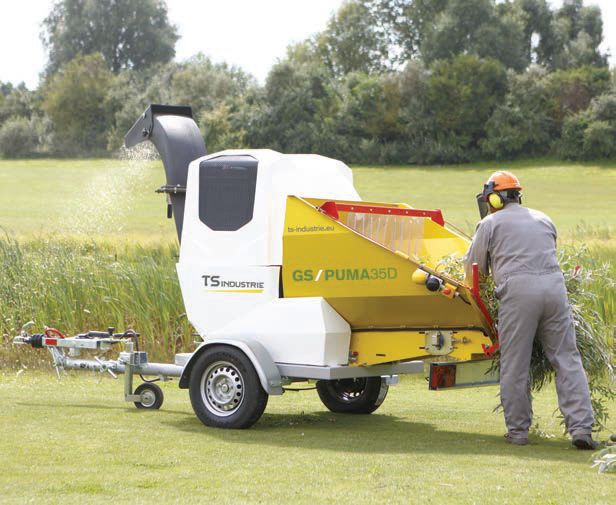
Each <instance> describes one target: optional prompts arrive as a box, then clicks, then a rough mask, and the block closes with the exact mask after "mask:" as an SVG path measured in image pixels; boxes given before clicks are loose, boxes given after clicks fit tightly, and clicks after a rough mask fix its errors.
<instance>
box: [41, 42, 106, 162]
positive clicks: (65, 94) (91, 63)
mask: <svg viewBox="0 0 616 505" xmlns="http://www.w3.org/2000/svg"><path fill="white" fill-rule="evenodd" d="M112 81H113V74H112V73H111V72H110V71H109V70H108V69H107V65H106V64H105V60H104V58H103V56H102V55H100V54H91V55H88V56H78V57H77V58H75V59H74V60H72V61H70V62H69V63H67V64H66V65H65V66H64V67H62V68H61V69H60V70H59V71H58V72H57V73H56V74H55V75H54V76H53V77H52V78H51V80H50V81H49V83H48V84H47V86H46V87H45V89H44V93H43V95H44V99H43V104H42V108H43V110H44V111H45V112H46V113H47V114H48V115H49V117H50V119H51V121H52V122H53V125H54V128H55V131H56V132H57V135H56V137H55V139H56V146H55V147H56V149H57V150H60V151H61V152H63V153H64V154H83V153H84V152H88V153H91V152H96V151H100V150H103V149H105V146H106V132H107V130H108V129H109V127H110V126H111V111H110V110H109V107H108V104H107V101H106V96H107V91H108V89H109V87H110V86H111V83H112Z"/></svg>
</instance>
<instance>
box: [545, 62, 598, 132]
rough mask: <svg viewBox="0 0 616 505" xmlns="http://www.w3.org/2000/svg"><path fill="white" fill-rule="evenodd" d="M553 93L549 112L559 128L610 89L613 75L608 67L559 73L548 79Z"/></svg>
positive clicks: (547, 107)
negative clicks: (571, 116) (567, 119)
mask: <svg viewBox="0 0 616 505" xmlns="http://www.w3.org/2000/svg"><path fill="white" fill-rule="evenodd" d="M546 85H547V88H548V92H549V94H550V100H549V103H548V104H547V106H546V111H547V113H548V114H549V115H550V117H551V118H552V119H553V121H554V122H555V124H556V125H557V127H558V128H560V126H561V125H562V124H563V121H564V119H565V118H566V117H567V116H568V115H570V114H576V113H577V112H580V111H582V110H584V109H586V108H587V107H588V106H589V105H590V102H591V100H592V99H593V98H594V97H596V96H599V95H601V94H603V93H606V92H608V90H609V88H610V72H609V70H608V69H607V68H605V67H592V66H585V67H580V68H574V69H570V70H557V71H555V72H552V73H550V74H548V75H547V76H546Z"/></svg>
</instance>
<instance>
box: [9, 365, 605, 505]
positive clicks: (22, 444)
mask: <svg viewBox="0 0 616 505" xmlns="http://www.w3.org/2000/svg"><path fill="white" fill-rule="evenodd" d="M163 388H164V391H165V395H166V400H165V403H164V405H163V407H162V409H161V410H160V411H142V410H137V409H135V408H134V407H133V406H132V404H127V403H124V402H123V400H122V383H121V382H120V381H113V380H112V379H110V378H108V377H103V378H102V380H100V379H99V378H97V377H95V376H91V375H87V374H86V375H81V376H79V377H78V378H76V376H74V375H69V376H66V377H64V378H63V379H62V381H61V382H58V381H57V380H56V379H55V377H53V376H52V374H51V370H50V371H49V373H48V374H43V373H42V372H40V371H39V372H29V371H26V372H24V373H22V374H21V375H20V376H16V375H15V374H14V373H11V374H8V373H6V374H5V375H3V376H0V412H1V414H0V433H2V438H1V439H0V454H1V458H2V472H0V502H2V503H15V504H22V503H30V502H33V503H41V502H44V503H67V504H70V503H116V502H120V501H125V502H128V503H216V504H227V503H228V504H239V503H273V504H294V505H300V504H309V505H316V504H326V503H349V504H376V503H384V504H385V503H404V504H407V503H421V504H428V503H435V504H449V503H456V504H525V505H528V504H534V503H538V504H584V505H587V504H606V505H607V504H613V503H614V492H615V491H616V480H615V478H614V477H615V476H614V475H606V474H601V475H600V474H598V473H597V472H596V470H594V469H591V468H590V465H589V456H590V454H589V453H588V452H583V451H578V450H576V449H573V448H572V447H571V446H570V444H569V441H568V440H567V439H565V438H564V437H562V436H561V434H560V433H561V431H560V427H559V425H558V420H557V419H556V418H554V417H552V412H553V410H554V409H555V408H556V399H555V393H554V391H553V389H552V388H547V389H546V390H545V391H543V392H542V393H541V394H540V395H539V396H538V397H537V398H536V400H535V412H536V414H537V415H538V417H539V420H540V425H541V428H542V429H543V430H544V431H546V432H548V433H550V434H551V435H554V436H553V438H541V437H540V436H538V435H532V436H531V444H530V445H529V446H526V447H517V446H515V447H514V446H511V445H509V444H506V443H505V442H504V440H503V432H504V427H503V421H502V416H501V415H500V414H497V413H493V412H492V409H493V407H494V406H495V404H496V403H497V398H496V393H497V389H496V388H495V387H488V388H484V389H467V390H456V391H446V392H429V391H428V388H427V385H426V383H425V381H424V380H423V379H422V378H419V377H409V378H405V379H403V381H402V383H401V384H400V385H397V386H394V387H392V388H390V391H389V395H388V397H387V399H386V400H385V402H384V404H383V405H382V406H381V408H380V409H379V410H378V411H377V412H375V413H374V414H372V415H368V416H354V415H341V414H332V413H330V412H329V411H327V410H326V409H325V407H323V406H322V405H321V403H320V401H319V400H318V397H317V395H316V392H315V391H306V392H301V393H296V392H287V393H286V394H285V395H284V396H282V397H272V398H270V402H269V405H268V407H267V410H266V412H265V414H264V416H263V418H262V419H261V421H260V422H258V423H257V424H256V425H255V426H254V427H253V428H251V429H250V430H243V431H230V430H219V429H214V428H206V427H205V426H203V425H202V424H201V423H200V422H199V421H198V420H197V418H196V417H195V416H194V414H193V412H192V410H191V407H190V402H189V399H188V394H187V392H186V391H184V390H179V389H177V383H167V384H163ZM613 407H614V408H613V409H612V411H613V412H614V413H616V405H614V406H613Z"/></svg>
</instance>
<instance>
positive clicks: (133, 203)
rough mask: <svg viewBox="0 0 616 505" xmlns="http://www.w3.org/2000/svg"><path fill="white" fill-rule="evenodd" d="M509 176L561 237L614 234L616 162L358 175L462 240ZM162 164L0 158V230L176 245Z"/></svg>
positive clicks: (365, 192)
mask: <svg viewBox="0 0 616 505" xmlns="http://www.w3.org/2000/svg"><path fill="white" fill-rule="evenodd" d="M500 168H506V169H510V170H514V171H515V172H516V174H517V175H518V176H519V177H520V179H521V180H522V183H523V185H524V189H525V191H524V195H525V196H524V203H525V204H527V205H529V206H532V207H535V208H538V209H541V210H543V211H544V212H546V213H548V214H549V215H550V216H551V217H552V218H553V219H554V221H555V223H556V225H557V226H558V227H559V229H560V230H561V234H562V236H563V237H579V236H580V228H582V229H583V233H581V235H582V238H583V236H584V234H585V233H587V232H589V231H590V230H594V232H595V233H594V234H595V235H598V236H599V237H603V238H609V236H610V234H611V233H612V232H613V228H614V226H616V219H615V218H614V213H615V209H616V162H613V163H606V164H593V163H589V164H574V163H564V162H555V161H550V160H547V161H546V160H534V161H525V162H515V163H478V164H471V165H460V166H439V167H436V166H431V167H356V168H354V170H353V172H354V177H355V184H356V187H357V189H358V191H359V193H360V195H361V196H362V198H363V199H364V200H372V201H385V202H406V203H409V204H411V205H413V206H415V207H421V208H440V209H442V210H443V212H444V215H445V218H446V219H447V220H448V221H450V222H452V223H453V224H456V225H458V226H459V227H460V228H462V229H464V230H465V231H467V232H470V231H472V230H473V228H474V225H475V223H476V222H477V219H478V214H477V207H476V203H475V194H476V193H478V192H479V191H480V190H481V188H482V185H483V182H484V181H485V179H486V178H487V177H488V175H489V174H490V173H491V172H492V171H493V170H494V169H500ZM164 179H165V178H164V172H163V168H162V164H161V163H160V162H140V161H126V160H111V159H108V160H49V159H42V160H24V161H13V160H1V161H0V227H1V228H3V229H5V230H7V231H9V232H11V233H13V234H17V235H22V236H23V235H33V234H34V235H36V234H47V233H61V234H70V235H74V234H79V235H87V236H90V237H98V236H104V237H106V238H116V237H117V238H128V239H134V240H139V241H152V240H155V241H157V240H160V239H163V240H173V239H174V228H173V226H172V223H171V222H170V221H167V220H166V219H165V214H166V208H165V199H164V197H163V196H162V195H157V194H155V193H154V190H155V189H156V188H157V187H159V186H160V185H162V184H164Z"/></svg>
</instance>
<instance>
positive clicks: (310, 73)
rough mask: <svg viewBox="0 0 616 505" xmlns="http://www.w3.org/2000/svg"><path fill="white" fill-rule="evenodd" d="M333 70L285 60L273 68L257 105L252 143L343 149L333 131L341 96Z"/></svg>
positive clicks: (328, 150) (284, 148) (325, 151)
mask: <svg viewBox="0 0 616 505" xmlns="http://www.w3.org/2000/svg"><path fill="white" fill-rule="evenodd" d="M336 87H337V84H336V83H335V82H334V81H333V80H332V79H331V76H330V73H329V71H328V70H327V69H326V68H324V67H323V66H322V65H318V64H316V63H304V64H297V63H295V62H293V61H289V60H283V61H281V62H280V63H278V64H276V65H274V67H273V68H272V70H271V71H270V73H269V75H268V77H267V81H266V83H265V88H264V89H263V91H262V92H261V93H260V96H259V97H258V100H257V103H256V104H255V106H254V108H253V110H252V113H251V120H250V122H249V129H248V132H247V138H246V141H247V143H248V145H251V146H258V147H269V148H272V149H276V150H279V151H282V152H291V153H297V152H318V153H323V154H330V155H334V154H335V153H336V152H339V151H338V149H340V146H339V145H337V142H336V139H335V135H334V133H333V129H334V123H335V120H334V119H333V118H335V116H336V111H337V108H338V106H339V101H340V95H339V92H338V90H337V89H336Z"/></svg>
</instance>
